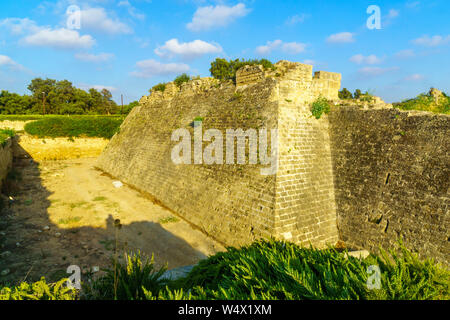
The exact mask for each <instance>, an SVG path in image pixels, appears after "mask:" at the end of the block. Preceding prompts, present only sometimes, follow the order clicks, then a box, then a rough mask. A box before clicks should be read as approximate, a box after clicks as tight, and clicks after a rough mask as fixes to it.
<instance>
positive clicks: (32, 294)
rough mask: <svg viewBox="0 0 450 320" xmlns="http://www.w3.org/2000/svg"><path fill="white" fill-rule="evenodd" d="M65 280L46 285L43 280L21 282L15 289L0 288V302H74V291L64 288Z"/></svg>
mask: <svg viewBox="0 0 450 320" xmlns="http://www.w3.org/2000/svg"><path fill="white" fill-rule="evenodd" d="M66 281H67V279H61V280H60V281H58V282H56V283H51V284H48V283H47V282H46V281H45V278H44V277H42V278H41V280H40V281H38V282H35V283H31V284H30V283H27V282H22V283H21V284H19V285H18V286H15V287H11V288H9V287H3V288H0V300H76V299H77V298H78V293H77V291H76V290H75V289H71V288H67V287H66V286H65V283H66Z"/></svg>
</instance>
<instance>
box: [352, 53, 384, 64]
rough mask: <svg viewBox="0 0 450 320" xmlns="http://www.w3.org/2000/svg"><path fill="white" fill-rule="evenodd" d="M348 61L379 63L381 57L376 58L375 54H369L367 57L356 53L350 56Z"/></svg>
mask: <svg viewBox="0 0 450 320" xmlns="http://www.w3.org/2000/svg"><path fill="white" fill-rule="evenodd" d="M350 61H351V62H353V63H356V64H379V63H381V62H382V61H383V59H381V58H378V57H377V56H376V55H374V54H371V55H369V56H367V57H365V56H363V55H362V54H356V55H354V56H353V57H351V58H350Z"/></svg>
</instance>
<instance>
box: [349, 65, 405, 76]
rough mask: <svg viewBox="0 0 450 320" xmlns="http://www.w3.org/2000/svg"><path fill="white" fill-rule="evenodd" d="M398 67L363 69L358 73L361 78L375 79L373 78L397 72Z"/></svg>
mask: <svg viewBox="0 0 450 320" xmlns="http://www.w3.org/2000/svg"><path fill="white" fill-rule="evenodd" d="M397 70H398V67H391V68H380V67H364V68H361V69H359V70H358V73H359V74H360V75H361V76H366V77H375V76H381V75H383V74H386V73H389V72H392V71H397Z"/></svg>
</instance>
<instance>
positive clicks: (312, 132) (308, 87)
mask: <svg viewBox="0 0 450 320" xmlns="http://www.w3.org/2000/svg"><path fill="white" fill-rule="evenodd" d="M275 72H277V74H275ZM236 78H237V79H236V82H237V85H236V86H235V85H234V84H232V83H231V82H229V83H225V84H219V83H218V82H217V81H215V80H213V79H210V78H206V79H201V80H194V81H190V82H188V83H185V84H183V85H182V86H181V88H180V89H177V88H175V87H174V86H173V85H169V86H168V87H166V91H167V92H166V91H164V92H155V93H153V94H152V95H151V96H149V97H143V98H142V99H141V105H140V106H139V107H138V108H135V109H134V110H133V111H132V113H131V114H130V115H129V116H128V117H127V119H126V120H125V121H124V123H123V124H122V126H121V130H120V133H119V134H117V135H116V136H114V137H113V139H112V140H111V142H110V143H109V145H108V146H107V147H106V149H105V150H104V152H103V154H102V155H101V156H100V158H99V160H98V167H99V168H100V169H102V170H104V171H106V172H108V173H110V174H111V175H113V176H115V177H116V178H118V179H120V180H122V181H124V182H126V183H128V184H130V185H133V186H134V187H136V188H138V189H140V190H142V191H145V192H148V193H150V194H151V195H152V196H154V197H155V198H156V199H158V200H159V201H161V202H162V203H163V204H164V205H166V206H167V207H168V208H170V209H172V210H173V211H175V212H176V213H178V214H179V215H180V216H182V217H184V218H185V219H186V220H187V221H189V222H191V223H193V224H194V225H196V226H198V227H200V228H201V229H202V230H203V231H205V232H206V233H208V234H210V235H212V236H214V237H215V238H216V239H218V240H221V241H222V242H224V243H226V244H228V245H241V244H245V243H249V242H251V241H253V240H254V239H255V238H259V237H265V238H268V237H270V236H273V237H277V238H282V239H288V240H291V241H295V242H298V243H304V244H308V243H312V244H313V245H317V246H324V245H325V244H334V243H335V242H336V241H337V229H336V213H335V205H334V193H333V190H334V189H333V176H332V171H331V154H330V141H329V135H328V124H327V122H326V121H325V120H323V121H317V120H315V119H313V118H312V117H311V112H310V109H309V108H310V106H309V102H310V101H312V99H315V98H317V97H318V96H319V95H320V94H322V93H321V92H319V91H318V90H315V91H314V92H312V86H313V79H312V66H309V65H304V64H300V63H291V62H287V61H282V62H280V63H278V64H277V70H276V71H274V72H272V73H271V72H265V71H264V70H263V69H262V67H261V66H251V67H245V68H243V69H241V70H239V71H238V73H237V77H236ZM327 90H328V89H327ZM337 90H338V89H336V94H337ZM327 92H328V91H327ZM327 92H325V91H324V92H323V95H326V94H327ZM197 117H201V118H203V122H202V127H203V132H204V131H205V130H207V129H218V130H220V131H221V132H222V134H223V136H224V141H223V144H224V150H225V145H226V141H225V140H226V139H225V132H226V130H227V129H239V128H241V129H243V130H248V129H256V130H258V129H262V128H267V129H268V130H269V131H270V129H279V130H278V132H279V134H278V136H279V140H278V141H279V143H278V145H279V149H280V152H279V156H278V158H277V164H278V167H279V169H278V172H277V173H276V174H274V175H268V176H264V175H261V172H260V169H261V168H262V167H264V168H266V167H267V166H261V165H249V164H245V165H227V164H223V165H217V164H214V165H205V164H196V165H195V164H192V165H185V164H182V165H175V164H174V163H173V162H172V159H171V150H172V148H173V147H174V145H175V144H176V143H174V142H171V134H172V132H173V131H174V130H176V129H179V128H186V129H188V130H190V132H191V137H192V139H193V136H194V134H193V133H194V128H193V121H194V119H195V118H197ZM206 145H208V143H204V144H203V146H204V147H205V146H206ZM224 152H225V151H224ZM247 155H248V152H247ZM224 157H225V155H224ZM192 158H194V156H193V155H192ZM246 161H247V162H248V157H247V158H246Z"/></svg>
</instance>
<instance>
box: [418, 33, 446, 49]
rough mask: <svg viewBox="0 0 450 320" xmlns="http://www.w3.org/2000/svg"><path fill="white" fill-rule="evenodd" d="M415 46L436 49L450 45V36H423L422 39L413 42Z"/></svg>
mask: <svg viewBox="0 0 450 320" xmlns="http://www.w3.org/2000/svg"><path fill="white" fill-rule="evenodd" d="M412 42H413V43H414V44H416V45H419V46H425V47H436V46H440V45H444V44H447V43H450V35H448V36H440V35H436V36H432V37H430V36H428V35H426V36H423V37H421V38H418V39H415V40H413V41H412Z"/></svg>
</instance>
